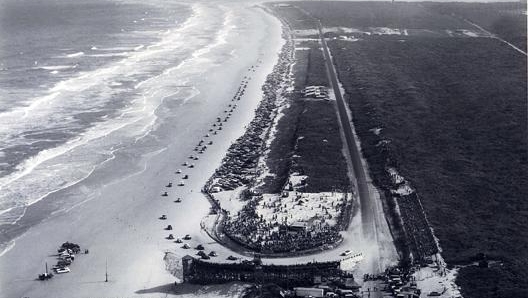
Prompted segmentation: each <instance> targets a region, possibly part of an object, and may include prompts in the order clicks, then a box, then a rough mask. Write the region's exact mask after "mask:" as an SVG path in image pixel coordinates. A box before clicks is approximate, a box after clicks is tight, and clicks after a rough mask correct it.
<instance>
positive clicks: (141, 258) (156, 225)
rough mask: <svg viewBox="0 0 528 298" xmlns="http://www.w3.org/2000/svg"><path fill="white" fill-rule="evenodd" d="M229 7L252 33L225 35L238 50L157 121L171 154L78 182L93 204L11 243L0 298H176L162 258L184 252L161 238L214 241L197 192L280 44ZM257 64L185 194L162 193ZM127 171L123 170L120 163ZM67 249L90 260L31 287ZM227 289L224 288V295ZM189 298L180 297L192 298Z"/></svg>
mask: <svg viewBox="0 0 528 298" xmlns="http://www.w3.org/2000/svg"><path fill="white" fill-rule="evenodd" d="M230 9H232V10H233V11H234V15H235V18H236V19H234V21H233V22H242V21H243V22H245V23H247V24H250V26H247V28H244V29H238V30H244V32H243V33H244V34H243V35H242V34H240V35H237V34H234V33H230V34H229V36H227V38H228V39H229V40H232V39H236V43H233V42H230V43H226V44H225V45H218V47H220V48H225V49H226V50H227V52H231V53H232V54H231V56H227V57H229V58H227V59H225V58H224V59H223V60H221V61H222V62H221V63H218V64H216V65H213V66H212V67H214V69H215V70H214V71H213V72H209V73H208V74H207V75H206V76H203V77H202V78H200V79H199V81H198V84H201V85H200V86H202V87H204V88H203V89H199V91H200V94H199V95H197V96H196V97H194V98H192V99H191V100H189V101H186V102H179V103H175V104H173V103H171V102H167V103H166V104H167V105H170V104H172V105H173V106H172V107H174V108H177V110H175V111H176V112H175V113H171V114H167V115H166V116H165V115H161V116H165V120H164V121H163V123H162V124H163V127H162V128H163V130H158V131H156V132H155V133H156V134H157V135H159V136H163V137H165V136H167V137H168V138H169V139H168V140H167V143H168V146H167V149H165V150H164V151H163V152H159V153H158V154H157V155H154V156H148V157H144V158H145V159H144V160H143V162H142V161H141V160H134V162H138V163H139V164H137V165H135V166H134V168H135V167H137V168H138V169H139V172H138V173H136V174H134V175H125V176H126V178H123V179H117V180H116V181H117V182H115V183H114V184H111V185H105V186H104V187H103V186H101V187H97V186H94V187H93V188H91V187H86V184H85V183H81V185H78V187H75V188H76V189H77V188H78V190H82V189H83V188H84V190H83V191H84V193H85V194H87V195H89V196H90V200H87V201H83V203H82V204H80V206H79V205H77V206H75V207H74V208H71V209H70V210H68V211H61V212H57V213H55V214H54V215H52V216H51V217H50V218H47V219H45V220H44V221H43V222H41V223H40V224H38V225H36V226H34V227H32V228H30V229H29V230H28V231H26V232H25V233H24V234H23V235H21V236H20V237H19V238H17V239H16V245H15V246H14V247H13V248H11V249H10V250H9V251H7V252H6V253H5V254H4V255H3V256H1V257H0V266H1V267H2V268H4V269H3V270H5V272H10V275H9V277H7V276H6V278H2V279H1V280H0V287H1V288H2V291H3V293H1V294H0V297H17V296H30V297H42V296H46V297H49V296H53V297H69V296H70V293H71V292H72V291H75V293H76V297H94V296H98V297H107V296H136V295H145V296H152V295H153V294H156V293H160V294H161V293H163V294H164V295H166V294H168V295H174V294H176V293H175V292H173V285H174V281H175V279H176V278H175V276H173V275H172V274H171V273H170V272H168V271H167V270H166V264H165V261H164V255H165V253H166V252H172V251H174V253H175V254H176V255H177V256H178V257H179V258H181V257H182V256H183V255H184V254H185V253H186V251H185V250H182V249H180V248H179V246H178V245H177V244H175V243H173V242H172V241H168V240H166V239H164V238H165V237H166V236H167V231H166V230H164V227H165V226H166V225H167V223H171V224H172V225H173V226H175V229H174V231H173V233H174V234H175V235H176V236H177V237H182V236H183V235H185V234H191V235H192V240H191V241H189V244H190V245H191V246H195V245H196V244H198V243H205V242H210V238H209V237H208V236H207V235H206V234H205V233H203V231H201V230H200V221H201V219H202V218H203V216H205V215H207V213H208V210H209V207H210V205H209V203H208V202H207V200H206V199H205V198H204V197H203V195H202V194H201V192H200V190H201V187H202V185H203V183H204V182H205V181H203V180H202V178H201V177H209V176H210V175H211V173H213V172H214V168H215V167H216V165H217V164H219V163H220V160H221V158H222V156H223V155H224V154H225V152H226V149H227V148H228V146H229V143H230V141H231V140H233V139H235V138H236V137H238V136H239V135H240V134H242V133H243V131H244V130H243V126H244V125H245V124H246V123H247V122H249V120H250V119H251V114H252V113H253V112H252V111H253V110H254V107H255V106H256V105H257V103H258V101H259V98H260V95H261V92H262V91H261V84H262V83H263V81H264V79H265V76H266V75H267V74H268V72H270V71H271V68H272V66H273V65H274V64H275V62H276V51H275V49H274V48H275V47H276V44H277V41H278V40H280V25H279V24H278V21H277V20H276V19H274V18H273V17H272V16H269V15H267V14H266V13H265V12H262V11H259V10H258V9H254V8H250V7H247V8H246V7H242V8H240V7H227V8H225V10H226V11H227V10H230ZM239 16H242V17H239ZM276 30H277V31H276ZM276 33H278V36H277V34H276ZM232 44H233V45H235V44H236V45H238V44H240V46H237V48H235V49H233V50H232V51H231V50H230V49H229V47H231V45H232ZM255 48H256V49H255ZM277 50H278V49H277ZM220 54H221V55H222V53H221V52H220ZM204 55H206V56H207V57H214V56H215V55H217V53H216V49H215V51H209V52H207V53H205V54H204ZM259 60H260V61H262V63H261V64H260V65H259V67H258V68H259V69H258V71H255V72H251V73H250V76H251V81H250V82H249V83H248V87H247V90H246V93H245V94H244V99H243V100H241V101H240V103H239V108H238V109H237V111H236V112H234V113H233V115H232V117H231V118H230V121H228V122H226V124H225V125H224V126H223V128H224V129H223V130H222V131H221V133H219V134H221V135H222V136H221V137H220V138H215V136H211V137H210V139H212V140H214V144H213V145H211V146H210V148H208V149H207V151H206V152H204V153H203V154H200V156H199V157H200V159H199V160H196V161H195V167H193V168H192V169H189V168H185V169H184V171H185V172H186V173H189V176H190V177H189V179H188V180H186V181H185V185H184V186H176V185H175V186H174V187H172V188H165V187H164V186H165V185H166V184H167V182H168V181H171V180H172V181H173V182H174V183H175V184H176V183H177V182H178V180H179V179H178V178H179V177H178V176H176V175H175V174H174V171H175V170H176V169H178V168H184V167H182V165H181V164H182V163H183V162H184V161H188V160H189V159H188V158H187V156H188V154H189V153H192V154H195V152H194V151H193V147H194V144H193V143H194V140H196V141H198V140H199V139H200V137H201V136H203V134H205V133H206V132H207V130H208V129H209V128H210V125H211V124H212V123H214V119H215V118H216V117H217V115H218V114H219V113H220V114H221V112H222V109H224V106H227V104H228V103H229V100H230V99H231V96H232V95H233V94H234V93H235V91H236V86H237V85H238V84H239V83H240V81H241V80H242V77H244V76H247V75H248V73H249V71H248V68H249V67H250V66H252V65H255V63H256V61H259ZM202 61H203V62H202V63H206V62H207V60H202ZM196 63H199V61H197V62H196ZM214 82H222V83H221V84H215V83H214ZM205 87H207V88H205ZM172 107H171V108H172ZM160 112H164V111H160ZM196 115H200V117H196ZM165 127H166V128H165ZM132 149H133V148H127V150H125V152H123V154H119V155H118V156H116V158H115V159H114V160H113V161H112V162H111V163H109V164H108V166H109V167H108V168H106V169H105V170H106V171H107V173H105V175H103V176H106V174H111V173H112V172H111V171H113V169H111V168H110V165H114V164H116V165H119V164H120V163H122V162H124V161H126V160H128V159H129V158H130V157H132V156H133V153H134V152H132V151H131V150H132ZM147 158H148V160H147ZM124 164H125V165H128V163H126V162H125V163H124ZM123 170H125V169H123ZM118 176H120V175H118ZM97 182H102V181H97ZM164 190H167V191H168V192H169V196H170V197H169V198H164V197H161V196H160V193H162V192H163V191H164ZM178 196H181V197H182V202H181V203H174V202H173V200H174V199H176V197H178ZM160 214H166V215H167V221H165V222H162V221H160V220H159V219H158V217H159V216H160ZM65 241H71V242H75V243H79V244H80V245H81V247H82V248H88V249H89V250H90V254H88V255H82V256H80V257H79V258H78V259H76V260H75V263H74V264H72V265H71V266H72V272H71V273H68V274H63V275H58V276H56V277H55V278H53V279H52V280H49V281H46V282H39V281H34V278H36V276H37V273H41V271H42V270H43V268H44V262H45V261H48V262H50V263H51V262H53V257H50V256H49V254H50V253H53V252H54V251H55V250H56V246H57V245H59V244H60V243H62V242H65ZM29 243H31V244H32V245H29ZM105 259H107V260H108V273H109V282H108V283H104V268H105ZM145 269H146V270H145ZM169 285H171V286H169ZM226 287H228V288H229V287H230V286H222V287H220V288H223V289H226ZM186 288H194V287H186ZM203 291H205V292H203ZM192 292H197V293H204V294H207V290H205V288H202V287H198V288H197V291H192ZM192 292H188V293H186V294H184V296H193V297H194V296H195V295H198V294H193V293H192ZM4 295H5V296H4ZM210 295H211V297H213V296H215V295H214V294H210ZM224 295H225V294H224Z"/></svg>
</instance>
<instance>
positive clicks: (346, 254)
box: [341, 249, 352, 256]
mask: <svg viewBox="0 0 528 298" xmlns="http://www.w3.org/2000/svg"><path fill="white" fill-rule="evenodd" d="M351 253H352V251H350V250H349V249H347V250H345V251H344V252H342V253H341V255H342V256H348V255H349V254H351Z"/></svg>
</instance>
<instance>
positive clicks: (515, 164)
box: [289, 2, 528, 298]
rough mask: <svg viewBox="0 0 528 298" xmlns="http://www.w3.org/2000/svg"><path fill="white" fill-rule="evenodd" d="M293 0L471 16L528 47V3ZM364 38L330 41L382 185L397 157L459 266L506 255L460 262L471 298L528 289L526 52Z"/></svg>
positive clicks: (318, 12) (384, 22)
mask: <svg viewBox="0 0 528 298" xmlns="http://www.w3.org/2000/svg"><path fill="white" fill-rule="evenodd" d="M292 4H293V5H295V6H298V7H301V8H302V9H304V10H306V11H307V12H308V13H310V14H312V15H313V16H315V17H317V18H320V19H321V21H322V23H323V25H324V26H325V27H348V28H369V27H389V28H397V29H404V28H406V29H419V30H421V31H420V32H427V31H430V32H435V31H443V32H445V31H448V30H458V29H466V30H474V29H475V27H473V26H471V25H470V24H469V23H468V22H466V21H464V19H468V20H470V21H471V22H474V23H477V24H479V26H482V27H483V28H485V29H486V30H488V31H491V32H492V33H494V34H496V35H498V36H500V37H501V38H503V39H505V40H507V41H509V42H512V43H514V44H516V45H518V46H519V47H523V42H524V49H525V48H526V45H525V41H526V31H525V27H526V25H524V26H521V25H519V24H523V23H524V24H526V23H525V22H526V19H525V16H524V18H519V11H518V7H519V6H518V4H489V5H488V4H469V3H396V4H395V5H391V4H390V3H388V2H385V3H366V2H359V3H358V2H348V3H347V2H339V3H337V2H332V3H329V2H295V3H293V2H292ZM510 8H512V9H510ZM292 9H293V8H292ZM289 14H290V15H294V13H293V12H291V13H289ZM295 17H296V18H297V19H296V20H295V24H298V25H299V27H298V28H299V29H302V28H303V26H301V24H302V25H306V24H308V22H305V21H302V20H301V19H300V17H299V16H297V15H296V16H295ZM523 30H524V31H523ZM413 32H414V31H413ZM359 37H360V40H358V41H339V40H332V41H330V42H329V45H330V47H331V51H332V55H333V56H334V62H335V64H336V68H337V69H338V72H339V77H340V80H341V82H342V83H343V85H344V88H345V90H346V95H345V96H346V98H347V100H348V101H349V105H350V107H351V109H352V111H353V116H354V124H355V126H356V130H357V132H358V135H359V137H360V139H361V142H362V149H363V154H364V155H365V157H366V158H367V160H368V162H369V167H370V169H371V172H372V175H373V178H374V180H375V183H376V184H377V185H378V186H379V187H380V188H382V190H386V189H387V187H388V185H389V183H390V181H389V179H388V177H387V171H386V166H392V167H394V168H396V169H398V172H399V173H400V174H401V175H402V176H404V177H405V179H406V180H408V181H409V182H410V183H411V185H412V186H413V188H414V189H415V190H416V192H417V194H418V195H419V197H420V198H421V201H422V203H423V207H424V209H425V211H426V213H427V216H428V219H429V222H430V223H431V225H432V227H433V228H434V231H435V235H436V236H437V237H438V238H439V240H440V245H441V247H442V249H443V253H442V255H443V256H444V258H445V259H446V260H447V262H448V263H449V264H450V265H463V264H464V265H465V264H470V263H471V262H472V261H474V256H475V255H476V254H479V253H484V254H485V255H487V256H488V259H491V260H498V261H499V263H495V264H494V265H492V266H490V267H489V268H481V267H478V266H472V265H470V266H466V267H464V268H462V269H461V270H460V272H459V275H458V278H457V283H458V284H459V285H461V286H462V292H463V294H464V297H475V298H476V297H479V298H481V297H528V229H527V228H526V227H527V226H528V216H527V215H528V213H527V210H528V201H526V198H528V151H527V148H528V134H527V128H528V123H527V119H528V115H527V110H528V107H527V100H526V96H527V83H526V81H527V76H526V62H527V61H526V56H524V55H522V54H520V53H519V52H516V51H515V50H513V49H512V48H511V47H509V46H508V45H506V44H505V43H502V42H500V41H499V40H497V39H493V38H483V37H481V38H473V37H467V36H465V37H461V36H456V37H449V36H446V35H445V34H444V35H442V34H437V35H434V36H433V35H431V36H427V35H425V34H422V35H413V34H409V35H408V36H407V35H404V34H398V35H382V36H376V35H374V34H372V35H366V34H363V35H360V36H359ZM376 129H381V130H380V131H379V132H380V133H379V135H378V134H375V133H374V131H377V130H376ZM384 188H385V189H384ZM386 193H387V192H386Z"/></svg>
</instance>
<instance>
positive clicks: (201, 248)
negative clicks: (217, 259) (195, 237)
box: [196, 244, 205, 250]
mask: <svg viewBox="0 0 528 298" xmlns="http://www.w3.org/2000/svg"><path fill="white" fill-rule="evenodd" d="M196 249H197V250H204V249H205V248H204V247H203V245H201V244H198V246H196Z"/></svg>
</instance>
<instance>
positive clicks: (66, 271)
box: [55, 267, 70, 274]
mask: <svg viewBox="0 0 528 298" xmlns="http://www.w3.org/2000/svg"><path fill="white" fill-rule="evenodd" d="M55 273H57V274H61V273H70V268H68V267H61V268H57V269H55Z"/></svg>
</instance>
